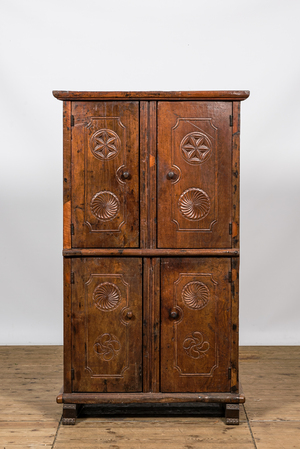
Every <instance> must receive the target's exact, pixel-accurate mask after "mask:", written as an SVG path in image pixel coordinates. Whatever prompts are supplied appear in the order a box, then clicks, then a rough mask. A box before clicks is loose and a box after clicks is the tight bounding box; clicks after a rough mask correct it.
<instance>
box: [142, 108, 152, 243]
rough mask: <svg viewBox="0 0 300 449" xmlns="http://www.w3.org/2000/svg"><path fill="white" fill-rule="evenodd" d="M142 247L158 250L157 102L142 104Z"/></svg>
mask: <svg viewBox="0 0 300 449" xmlns="http://www.w3.org/2000/svg"><path fill="white" fill-rule="evenodd" d="M140 223H141V224H140V233H141V235H140V247H141V248H156V102H155V101H141V102H140Z"/></svg>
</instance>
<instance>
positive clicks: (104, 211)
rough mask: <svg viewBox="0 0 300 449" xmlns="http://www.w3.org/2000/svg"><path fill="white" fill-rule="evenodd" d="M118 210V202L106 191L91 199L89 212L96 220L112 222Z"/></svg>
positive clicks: (112, 194) (114, 196)
mask: <svg viewBox="0 0 300 449" xmlns="http://www.w3.org/2000/svg"><path fill="white" fill-rule="evenodd" d="M119 209H120V201H119V199H118V197H117V196H116V195H115V194H114V193H112V192H108V191H106V190H105V191H103V192H98V193H96V195H95V196H94V197H93V198H92V201H91V211H92V213H93V214H94V215H95V217H96V218H98V220H103V221H109V220H113V219H114V218H115V217H116V216H117V214H118V212H119Z"/></svg>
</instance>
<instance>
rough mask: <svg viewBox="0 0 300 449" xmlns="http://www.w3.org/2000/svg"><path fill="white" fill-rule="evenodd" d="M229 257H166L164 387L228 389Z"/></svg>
mask: <svg viewBox="0 0 300 449" xmlns="http://www.w3.org/2000/svg"><path fill="white" fill-rule="evenodd" d="M230 269H231V261H230V259H225V258H222V259H220V258H218V259H209V258H208V259H204V258H203V259H200V258H195V259H188V258H186V259H185V260H183V259H181V258H172V259H167V258H164V259H162V271H161V283H162V285H161V323H162V324H161V391H162V392H182V393H183V392H185V391H189V392H197V391H201V392H204V391H206V392H208V393H209V392H211V391H214V392H217V391H219V392H229V391H230V379H229V375H228V369H229V368H230V327H229V322H230V283H229V282H228V273H229V271H230Z"/></svg>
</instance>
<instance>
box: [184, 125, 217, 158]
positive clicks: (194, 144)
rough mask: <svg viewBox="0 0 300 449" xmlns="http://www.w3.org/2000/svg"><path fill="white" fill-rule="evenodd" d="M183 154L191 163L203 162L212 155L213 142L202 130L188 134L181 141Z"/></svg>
mask: <svg viewBox="0 0 300 449" xmlns="http://www.w3.org/2000/svg"><path fill="white" fill-rule="evenodd" d="M180 149H181V154H182V156H183V158H184V159H185V160H186V161H187V162H188V163H189V164H202V162H204V161H206V159H208V158H209V157H210V155H211V151H212V144H211V141H210V140H209V138H208V137H207V136H206V135H205V134H202V133H200V132H193V133H189V134H187V135H186V136H185V137H184V138H183V139H182V141H181V143H180Z"/></svg>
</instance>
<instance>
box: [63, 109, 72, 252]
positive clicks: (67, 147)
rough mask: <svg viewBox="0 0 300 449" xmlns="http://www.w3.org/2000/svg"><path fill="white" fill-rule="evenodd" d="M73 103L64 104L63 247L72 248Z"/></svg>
mask: <svg viewBox="0 0 300 449" xmlns="http://www.w3.org/2000/svg"><path fill="white" fill-rule="evenodd" d="M71 115H72V103H71V101H64V102H63V154H64V156H63V177H64V179H63V202H64V206H63V247H64V249H70V248H72V238H71V141H72V128H71Z"/></svg>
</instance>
